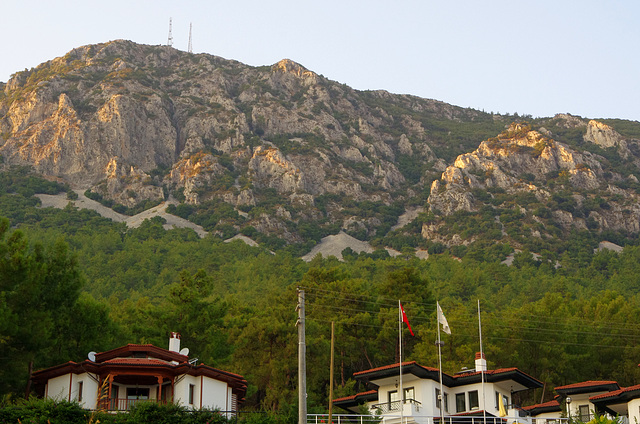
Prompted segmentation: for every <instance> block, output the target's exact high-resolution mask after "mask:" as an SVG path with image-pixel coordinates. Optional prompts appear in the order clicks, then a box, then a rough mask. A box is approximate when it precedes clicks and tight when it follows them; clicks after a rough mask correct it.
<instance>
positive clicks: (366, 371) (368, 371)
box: [353, 361, 429, 376]
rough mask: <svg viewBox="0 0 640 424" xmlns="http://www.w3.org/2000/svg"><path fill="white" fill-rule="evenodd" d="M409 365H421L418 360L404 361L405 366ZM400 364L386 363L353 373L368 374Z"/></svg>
mask: <svg viewBox="0 0 640 424" xmlns="http://www.w3.org/2000/svg"><path fill="white" fill-rule="evenodd" d="M407 365H418V366H421V365H419V364H418V363H417V362H416V361H408V362H403V363H402V366H403V367H405V366H407ZM399 366H400V363H398V362H396V363H395V364H391V365H384V366H381V367H377V368H371V369H368V370H364V371H358V372H354V373H353V375H354V376H356V375H360V374H367V373H370V372H375V371H382V370H388V369H392V368H397V367H399ZM422 368H427V369H428V368H429V367H422Z"/></svg>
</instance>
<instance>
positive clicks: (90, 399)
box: [71, 373, 98, 409]
mask: <svg viewBox="0 0 640 424" xmlns="http://www.w3.org/2000/svg"><path fill="white" fill-rule="evenodd" d="M91 377H92V376H91V375H89V374H88V373H83V374H79V375H78V376H77V380H76V381H75V383H74V388H72V393H71V396H72V400H73V399H76V400H77V399H78V384H79V382H82V401H81V402H79V403H80V406H82V407H83V408H85V409H95V408H96V405H97V404H98V382H97V381H96V380H97V379H98V376H96V375H93V378H91ZM94 378H95V380H94ZM74 391H75V395H74Z"/></svg>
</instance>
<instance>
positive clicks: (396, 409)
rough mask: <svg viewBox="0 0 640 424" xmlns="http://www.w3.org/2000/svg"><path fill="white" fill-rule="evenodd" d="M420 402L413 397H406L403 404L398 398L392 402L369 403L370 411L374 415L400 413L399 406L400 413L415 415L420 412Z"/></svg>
mask: <svg viewBox="0 0 640 424" xmlns="http://www.w3.org/2000/svg"><path fill="white" fill-rule="evenodd" d="M421 405H422V404H421V403H420V402H418V401H417V400H415V399H407V400H405V401H404V405H402V402H401V401H399V400H396V401H393V402H385V403H378V404H376V405H371V412H372V413H373V414H374V415H379V414H382V415H385V414H400V408H402V413H403V414H406V415H415V414H416V413H418V412H420V407H421Z"/></svg>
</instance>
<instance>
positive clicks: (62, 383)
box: [45, 373, 98, 409]
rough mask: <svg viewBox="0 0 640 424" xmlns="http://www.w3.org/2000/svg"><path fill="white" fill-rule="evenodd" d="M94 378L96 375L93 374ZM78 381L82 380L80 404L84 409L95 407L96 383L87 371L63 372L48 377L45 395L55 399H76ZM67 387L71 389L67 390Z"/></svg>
mask: <svg viewBox="0 0 640 424" xmlns="http://www.w3.org/2000/svg"><path fill="white" fill-rule="evenodd" d="M94 378H97V377H96V376H94ZM80 382H82V400H81V401H80V402H79V403H80V406H82V407H83V408H86V409H93V408H95V407H96V401H97V395H98V383H97V382H96V381H95V380H94V379H93V378H91V376H90V375H89V374H88V373H82V374H64V375H61V376H59V377H55V378H52V379H50V380H49V381H48V382H47V386H46V392H45V393H46V397H47V398H51V399H55V400H66V401H72V402H73V401H78V400H79V399H78V395H79V391H78V389H79V387H80V384H79V383H80ZM69 385H71V386H69ZM69 387H71V390H69Z"/></svg>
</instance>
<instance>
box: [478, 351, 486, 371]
mask: <svg viewBox="0 0 640 424" xmlns="http://www.w3.org/2000/svg"><path fill="white" fill-rule="evenodd" d="M486 370H487V358H485V357H484V353H480V352H478V353H476V372H482V371H486Z"/></svg>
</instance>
